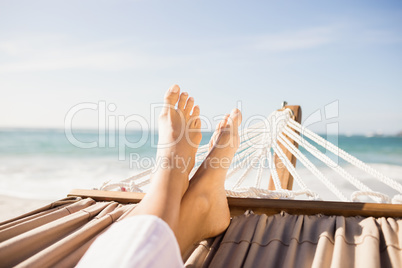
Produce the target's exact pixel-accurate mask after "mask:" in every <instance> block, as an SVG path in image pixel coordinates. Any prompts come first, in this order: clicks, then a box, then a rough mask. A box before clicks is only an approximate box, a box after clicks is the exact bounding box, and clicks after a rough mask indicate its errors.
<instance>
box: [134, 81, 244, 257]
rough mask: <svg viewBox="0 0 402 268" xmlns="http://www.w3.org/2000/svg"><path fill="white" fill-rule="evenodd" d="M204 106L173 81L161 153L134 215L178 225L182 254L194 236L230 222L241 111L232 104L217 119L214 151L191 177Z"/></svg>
mask: <svg viewBox="0 0 402 268" xmlns="http://www.w3.org/2000/svg"><path fill="white" fill-rule="evenodd" d="M199 114H200V109H199V107H198V106H194V99H193V98H192V97H190V98H189V97H188V94H187V93H186V92H183V93H181V94H180V88H179V86H177V85H173V86H172V87H171V88H170V89H169V90H168V91H167V93H166V94H165V107H164V108H163V110H162V112H161V115H160V117H159V141H158V152H157V158H159V159H162V160H163V163H164V164H166V165H162V166H161V165H160V166H158V167H157V169H156V171H155V172H154V173H153V176H152V181H151V187H150V190H149V192H148V193H147V194H146V196H145V197H144V199H143V200H142V201H141V203H140V204H139V205H138V206H137V208H136V209H135V210H134V211H133V214H132V215H140V214H152V215H156V216H158V217H160V218H161V219H163V220H164V221H165V222H167V223H168V224H169V226H170V227H171V229H172V230H173V231H174V233H175V235H176V238H177V241H178V243H179V246H180V249H181V251H182V254H184V253H185V252H186V250H188V249H189V248H191V245H192V244H194V243H195V242H197V241H199V240H201V239H205V238H208V237H213V236H216V235H218V234H220V233H221V232H223V231H224V230H225V229H226V228H227V226H228V225H229V222H230V211H229V207H228V203H227V199H226V193H225V188H224V183H225V178H226V173H227V170H228V168H229V166H230V164H231V162H232V159H233V157H234V154H235V152H236V150H237V148H238V147H239V135H238V126H239V125H240V123H241V113H240V111H239V110H238V109H234V110H233V111H232V112H231V114H230V115H226V116H225V118H224V119H223V120H222V121H221V122H220V123H219V124H218V126H217V128H216V130H215V133H214V134H213V136H212V138H211V142H210V152H209V154H208V156H207V157H206V159H205V160H204V162H203V163H202V165H201V166H200V167H199V169H198V170H197V172H196V173H195V174H194V176H193V177H192V178H191V180H190V182H189V174H190V172H191V170H192V168H193V167H194V161H195V154H196V152H197V149H198V145H199V143H200V142H201V137H202V136H201V131H200V128H201V122H200V119H199Z"/></svg>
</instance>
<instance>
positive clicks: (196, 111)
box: [153, 85, 202, 194]
mask: <svg viewBox="0 0 402 268" xmlns="http://www.w3.org/2000/svg"><path fill="white" fill-rule="evenodd" d="M176 104H177V108H176ZM164 105H165V106H164V108H163V110H162V112H161V114H160V116H159V120H158V125H159V140H158V151H157V155H156V157H157V163H159V165H158V166H157V167H156V170H155V172H154V176H153V180H159V179H164V178H165V176H158V175H157V174H160V173H161V172H162V173H163V172H169V173H170V174H171V172H174V174H175V175H176V178H177V180H179V179H180V180H181V179H182V178H185V179H184V180H182V182H181V183H179V182H176V183H177V184H175V185H174V187H176V188H179V187H180V186H181V188H182V194H184V192H185V191H186V190H187V187H188V175H189V173H190V171H191V170H192V168H193V167H194V163H195V154H196V152H197V149H198V146H199V144H200V142H201V138H202V134H201V130H200V128H201V121H200V119H199V115H200V108H199V107H198V106H194V99H193V98H192V97H188V93H187V92H183V93H181V94H180V88H179V86H178V85H173V86H172V87H171V88H170V89H169V90H168V91H167V92H166V94H165V104H164ZM193 106H194V107H193ZM191 112H192V113H191ZM170 179H174V178H170Z"/></svg>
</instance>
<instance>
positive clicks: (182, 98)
mask: <svg viewBox="0 0 402 268" xmlns="http://www.w3.org/2000/svg"><path fill="white" fill-rule="evenodd" d="M187 98H188V93H187V92H183V93H181V94H180V99H179V102H178V103H177V108H178V109H180V110H182V111H183V110H184V106H185V105H186V101H187Z"/></svg>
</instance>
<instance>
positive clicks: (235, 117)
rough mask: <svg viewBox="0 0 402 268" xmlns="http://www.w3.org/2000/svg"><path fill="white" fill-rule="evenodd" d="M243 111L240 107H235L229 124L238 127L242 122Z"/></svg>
mask: <svg viewBox="0 0 402 268" xmlns="http://www.w3.org/2000/svg"><path fill="white" fill-rule="evenodd" d="M241 120H242V117H241V112H240V110H239V109H237V108H235V109H233V110H232V112H231V113H230V116H229V120H228V124H229V125H232V126H233V127H238V126H239V125H240V124H241Z"/></svg>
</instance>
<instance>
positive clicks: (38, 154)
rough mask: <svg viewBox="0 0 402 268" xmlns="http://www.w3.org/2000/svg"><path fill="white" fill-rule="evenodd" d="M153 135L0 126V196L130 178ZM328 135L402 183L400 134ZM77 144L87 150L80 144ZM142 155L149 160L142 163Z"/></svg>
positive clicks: (59, 192) (39, 194)
mask: <svg viewBox="0 0 402 268" xmlns="http://www.w3.org/2000/svg"><path fill="white" fill-rule="evenodd" d="M210 137H211V133H203V140H202V142H201V144H206V143H208V141H209V139H210ZM157 138H158V137H157V134H154V133H152V132H140V131H127V132H126V135H125V136H118V137H113V136H107V135H99V134H98V133H97V131H93V130H75V131H74V133H73V138H71V137H70V140H69V139H68V138H67V137H66V134H65V133H64V130H62V129H60V130H59V129H0V194H3V195H9V196H15V197H23V198H33V199H52V200H55V199H60V198H64V197H65V196H66V195H67V194H68V193H69V191H70V190H71V189H92V188H94V187H99V186H100V185H101V184H102V183H103V182H105V181H109V180H116V181H118V180H122V179H125V178H128V177H130V176H132V175H134V174H136V173H137V172H139V171H140V170H142V169H144V168H147V167H150V166H152V159H154V156H155V153H156V148H155V147H156V146H155V144H156V143H157ZM326 138H328V140H330V141H331V142H333V143H335V144H337V145H338V146H339V147H340V148H342V149H343V150H345V151H347V152H348V153H350V154H352V155H354V156H355V157H357V158H359V159H360V160H362V161H363V162H366V163H368V164H369V165H370V166H372V167H374V168H375V169H377V170H378V171H380V172H382V173H383V174H385V175H386V176H388V177H390V178H392V179H394V180H397V181H398V182H400V183H402V137H396V136H395V137H393V136H382V137H365V136H344V135H339V136H328V137H326ZM77 142H78V143H80V144H81V145H84V146H86V147H90V148H79V147H77ZM73 143H75V144H73ZM126 145H130V146H126ZM81 147H83V146H81ZM92 147H93V148H92ZM128 147H132V148H128ZM302 152H303V153H304V154H306V155H307V156H308V157H309V159H313V160H312V161H313V162H314V163H315V164H317V166H318V167H319V168H320V170H321V171H322V172H323V173H324V174H325V175H326V176H327V177H328V178H329V179H330V180H331V181H333V182H334V184H336V185H337V187H339V188H340V189H341V191H342V192H344V193H345V195H346V196H348V197H349V196H350V194H351V193H352V192H353V191H354V189H353V187H350V184H348V183H346V182H345V181H344V180H341V179H340V178H339V175H337V174H336V173H333V172H332V171H331V169H330V168H328V167H326V166H323V165H322V164H320V163H319V162H318V161H316V160H314V157H312V156H311V155H309V153H308V152H306V151H305V150H303V149H302ZM324 152H325V151H324ZM130 156H131V158H130ZM330 157H331V159H333V160H334V161H336V162H337V163H339V165H341V166H342V167H343V168H345V169H346V170H347V171H348V172H349V173H351V174H352V175H353V176H355V177H356V178H358V179H360V180H362V181H364V182H365V183H367V185H369V186H370V187H371V188H372V189H373V190H378V191H381V192H383V193H386V194H389V195H390V196H391V197H392V196H393V195H395V194H397V192H396V191H395V190H394V189H390V188H389V187H388V186H385V185H382V184H381V183H379V182H378V181H376V180H374V179H373V178H371V177H370V176H369V175H367V174H365V173H363V172H361V171H360V170H358V169H356V168H354V167H352V166H350V165H349V164H347V163H345V162H344V161H340V160H338V159H336V158H335V157H334V156H330ZM141 159H146V160H147V161H141V162H140V160H141ZM139 163H141V165H139ZM297 171H298V172H299V174H300V175H301V176H302V178H303V180H304V181H305V183H306V184H307V186H308V187H309V188H311V189H312V190H314V191H317V192H319V193H320V195H321V196H322V197H323V198H324V197H325V198H324V199H326V200H336V198H335V197H334V196H333V195H332V194H331V193H328V189H326V188H325V187H324V186H323V184H321V182H319V181H318V180H317V179H316V178H315V177H314V176H313V175H312V174H311V173H310V172H309V171H308V170H307V169H306V168H305V167H303V166H302V165H301V164H300V163H297ZM266 184H267V182H266ZM251 185H252V179H249V180H246V181H245V184H244V185H243V186H251ZM295 189H297V185H295Z"/></svg>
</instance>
